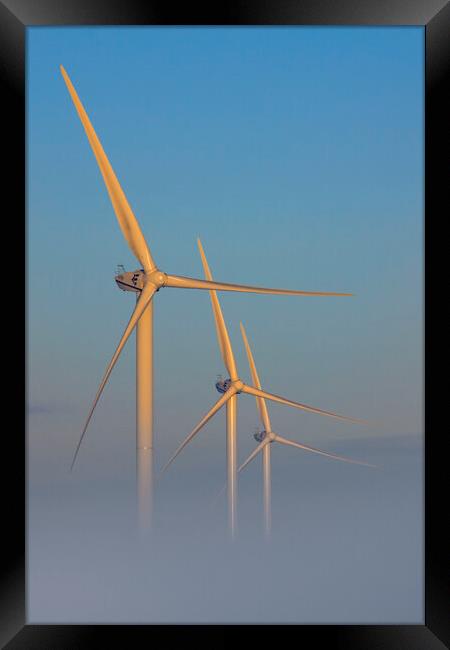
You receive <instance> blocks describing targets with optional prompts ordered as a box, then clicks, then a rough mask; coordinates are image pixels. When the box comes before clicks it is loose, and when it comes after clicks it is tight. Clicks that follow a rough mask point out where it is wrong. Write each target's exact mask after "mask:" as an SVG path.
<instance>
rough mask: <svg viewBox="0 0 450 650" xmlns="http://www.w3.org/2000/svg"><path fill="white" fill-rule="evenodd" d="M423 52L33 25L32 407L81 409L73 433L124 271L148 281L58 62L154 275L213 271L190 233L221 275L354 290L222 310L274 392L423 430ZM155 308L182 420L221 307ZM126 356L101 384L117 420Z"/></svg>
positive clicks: (124, 391)
mask: <svg viewBox="0 0 450 650" xmlns="http://www.w3.org/2000/svg"><path fill="white" fill-rule="evenodd" d="M422 47H423V33H422V31H421V29H415V28H399V29H395V28H388V29H373V28H364V29H362V28H359V29H355V28H349V29H346V28H338V29H331V28H324V29H322V28H312V29H311V28H268V29H259V28H258V29H257V28H254V29H242V28H241V29H231V28H228V29H218V28H210V29H187V28H173V29H152V28H148V29H141V28H131V29H124V28H121V29H115V28H105V29H97V28H82V29H78V28H66V29H59V28H58V29H55V28H48V29H43V28H36V29H35V28H33V29H29V30H28V117H27V119H28V152H29V155H28V183H29V185H28V187H29V195H28V260H29V264H28V277H29V281H28V296H29V323H30V326H29V338H30V344H29V354H30V384H29V398H30V402H31V404H32V405H35V406H36V408H39V407H40V408H43V406H44V405H45V406H46V407H47V408H51V407H54V408H55V409H59V408H68V409H71V410H72V412H71V416H70V417H71V418H73V424H74V426H75V428H76V429H77V428H78V423H79V422H80V421H81V420H82V419H83V415H84V412H85V411H86V407H87V405H88V403H89V401H90V399H91V396H92V395H93V392H95V388H96V384H97V383H98V380H99V379H100V376H101V374H102V372H103V369H104V367H105V365H106V363H107V360H108V359H109V357H110V355H111V354H112V351H113V349H114V347H115V345H116V342H117V341H118V339H119V337H120V334H121V332H122V330H123V327H124V325H125V323H126V321H127V319H128V315H129V313H130V312H131V309H132V300H133V299H132V298H131V297H130V296H128V295H126V294H122V293H119V291H118V290H117V288H116V286H115V284H114V282H113V275H114V271H115V267H116V264H117V263H124V264H125V265H126V267H127V268H128V269H130V270H131V269H133V268H136V266H137V264H136V262H135V260H134V258H133V256H132V254H131V253H130V251H129V250H128V248H127V246H126V243H125V242H124V240H123V238H122V235H121V233H120V230H119V228H118V225H117V223H116V220H115V216H114V213H113V211H112V207H111V205H110V203H109V198H108V196H107V193H106V191H105V188H104V186H103V182H102V180H101V177H100V174H99V172H98V169H97V166H96V163H95V160H94V157H93V155H92V153H91V150H90V147H89V146H88V143H87V140H86V137H85V135H84V132H83V130H82V127H81V125H80V123H79V120H78V117H77V115H76V113H75V111H74V108H73V105H72V103H71V101H70V98H69V95H68V93H67V90H66V88H65V85H64V83H63V80H62V78H61V75H60V72H59V64H60V63H62V64H63V65H64V66H65V67H66V69H67V71H68V73H69V75H71V78H72V80H73V83H74V84H75V87H76V88H77V90H78V92H79V94H80V97H81V99H82V101H83V102H84V103H85V106H86V109H87V111H88V113H89V115H90V117H91V119H92V122H93V124H94V127H95V128H96V129H97V132H98V134H99V136H100V138H101V139H102V142H103V144H104V147H105V150H106V152H107V154H108V156H109V157H110V159H111V161H112V164H113V166H114V168H115V170H116V172H117V174H118V176H119V179H120V181H121V182H122V184H123V187H124V189H125V192H126V194H127V196H128V198H129V201H130V203H131V205H132V207H133V209H134V211H135V214H136V216H137V218H138V220H139V221H140V224H141V226H142V229H143V231H144V233H145V236H146V238H147V241H148V243H149V245H150V247H151V250H152V253H153V255H154V257H155V259H156V261H157V263H158V264H159V265H160V266H161V268H163V269H164V270H167V271H169V272H174V273H179V274H186V275H188V274H193V275H199V274H200V277H201V273H202V272H201V265H200V259H199V255H198V252H197V249H196V244H195V239H196V237H197V236H198V235H199V236H200V237H201V238H202V241H203V244H204V247H205V251H206V254H207V256H208V260H209V262H210V266H211V268H212V271H213V274H214V275H215V277H216V278H217V279H223V280H225V281H234V280H237V281H242V282H247V283H258V284H262V285H266V286H267V285H272V286H288V287H292V288H301V289H311V290H315V289H319V290H320V289H323V290H344V291H346V290H349V291H353V292H354V293H355V294H356V297H355V298H352V299H333V298H332V299H321V298H314V299H306V298H304V299H303V298H299V299H296V298H289V297H287V298H284V297H283V298H281V297H262V296H243V297H242V296H229V295H223V294H222V295H221V302H222V305H223V308H224V313H225V317H226V319H227V322H229V326H230V332H231V336H232V340H233V343H234V346H235V348H236V354H237V357H238V359H239V361H238V363H240V366H244V367H243V369H242V372H247V368H246V364H245V357H244V356H243V355H242V343H241V340H240V336H239V332H238V322H239V320H240V319H242V320H243V321H244V323H245V324H246V326H247V328H248V334H249V337H250V341H251V343H253V346H254V353H255V358H256V361H257V364H258V367H259V371H260V374H261V377H262V379H263V383H264V385H266V386H267V387H268V388H269V387H270V388H271V389H273V390H274V391H275V392H277V391H278V392H284V394H286V395H287V396H291V397H292V398H294V399H295V398H296V397H298V398H299V399H300V398H301V399H302V400H304V401H309V402H310V403H312V404H314V405H318V406H323V407H324V408H328V407H329V408H337V407H339V408H340V409H341V410H345V409H346V410H347V412H350V414H355V415H356V416H364V417H366V416H367V417H371V418H377V419H384V420H386V427H387V430H388V431H389V432H396V433H399V432H401V433H408V432H418V431H420V430H421V409H422V404H421V391H422V384H421V371H422V350H421V340H422V265H423V255H422V252H423V250H422V249H423V220H422V218H423V173H422V172H423V167H422V165H423V160H422V154H423V137H422V136H423V131H422V127H423V102H422V90H423V66H422V59H421V56H422ZM157 298H158V303H157V306H156V308H155V321H156V324H155V327H156V340H155V345H157V347H158V350H159V351H158V353H157V358H156V363H157V366H156V377H157V378H158V377H159V378H160V382H159V384H160V385H158V379H157V386H156V391H160V392H162V391H163V386H162V385H161V382H162V381H164V387H165V391H164V392H165V395H162V394H161V395H160V397H159V403H161V400H162V409H164V406H165V405H166V404H167V400H168V394H170V392H171V391H172V390H174V391H178V390H180V381H179V379H178V378H177V377H178V375H179V374H181V375H183V376H185V375H186V374H187V375H188V376H189V377H190V378H191V381H192V391H191V392H192V393H195V394H196V395H197V396H198V395H199V392H200V393H202V392H203V394H202V395H201V401H200V402H199V403H196V408H193V409H192V411H190V410H189V407H188V406H187V405H184V404H183V409H182V413H180V416H181V418H182V421H184V418H185V417H186V418H187V419H188V420H189V423H190V422H192V420H193V419H195V418H196V414H197V413H200V412H202V409H203V407H202V406H201V404H202V403H203V404H204V407H206V406H207V404H208V403H209V402H210V401H211V400H210V398H209V395H210V393H208V392H207V386H206V385H205V380H208V381H210V380H209V378H210V377H211V379H214V378H215V375H216V374H217V373H219V372H221V371H222V365H221V359H220V357H219V355H218V349H217V344H216V341H215V338H214V336H215V334H214V329H213V327H212V322H211V314H210V306H209V300H208V298H207V296H206V294H203V293H200V292H181V291H175V290H173V291H169V290H166V291H165V292H161V295H158V296H157ZM167 342H170V344H169V345H168V344H167ZM127 348H128V349H127V350H126V352H125V353H124V355H123V359H122V360H121V362H120V364H119V365H118V367H117V369H116V370H115V372H114V376H113V378H112V380H111V385H110V386H109V387H108V389H107V393H109V395H110V396H111V395H118V396H119V402H120V408H121V409H122V408H128V407H130V408H132V405H133V396H132V388H133V385H132V380H133V368H132V366H133V354H132V353H131V352H130V350H131V349H132V348H133V344H132V342H131V341H130V343H129V344H128V346H127ZM190 350H191V352H190ZM192 352H195V354H199V355H200V358H201V361H200V363H199V364H197V367H192V365H193V364H192V363H191V362H192V357H191V356H190V355H191V353H192ZM62 375H63V376H64V378H65V381H64V382H61V376H62ZM171 380H173V386H171ZM269 385H270V386H269ZM183 386H184V382H183ZM107 393H106V394H105V402H106V400H107V399H108V396H107ZM175 394H176V395H177V397H179V398H180V399H181V400H182V399H183V397H184V396H183V395H178V393H175ZM212 396H213V394H211V397H212ZM199 408H200V411H199ZM275 408H277V409H278V407H275ZM156 409H157V410H158V401H157V403H156ZM180 411H181V409H180ZM280 411H283V414H286V416H287V417H289V416H288V414H287V413H286V411H287V410H286V409H280ZM98 413H99V414H98V418H103V419H104V423H105V422H108V416H107V409H106V408H102V404H100V406H99V412H98ZM295 415H297V414H295ZM161 417H162V416H161ZM307 417H308V416H307ZM318 420H319V421H318ZM311 425H312V426H313V428H314V429H315V431H316V432H319V431H324V430H327V431H328V430H329V429H328V427H329V423H328V422H325V423H324V422H322V420H321V419H320V418H319V419H318V418H312V419H311ZM354 433H355V434H356V433H358V435H359V433H360V432H359V431H358V432H356V431H353V432H351V433H350V435H353V434H354Z"/></svg>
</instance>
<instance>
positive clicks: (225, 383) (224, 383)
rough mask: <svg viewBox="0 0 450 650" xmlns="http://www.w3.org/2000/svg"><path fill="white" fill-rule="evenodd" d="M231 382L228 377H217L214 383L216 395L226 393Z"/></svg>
mask: <svg viewBox="0 0 450 650" xmlns="http://www.w3.org/2000/svg"><path fill="white" fill-rule="evenodd" d="M232 383H233V382H232V381H231V379H230V378H229V377H228V379H222V377H219V378H218V380H217V381H216V390H217V392H218V393H226V392H227V390H228V389H229V388H230V386H231V384H232Z"/></svg>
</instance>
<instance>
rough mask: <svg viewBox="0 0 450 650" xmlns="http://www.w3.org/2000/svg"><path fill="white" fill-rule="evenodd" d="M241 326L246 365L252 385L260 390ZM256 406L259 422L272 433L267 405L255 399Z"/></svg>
mask: <svg viewBox="0 0 450 650" xmlns="http://www.w3.org/2000/svg"><path fill="white" fill-rule="evenodd" d="M240 326H241V334H242V338H243V339H244V345H245V351H246V352H247V358H248V363H249V366H250V371H251V373H252V380H253V385H254V386H255V388H259V390H261V382H260V381H259V377H258V372H257V370H256V365H255V360H254V359H253V354H252V351H251V349H250V345H249V342H248V339H247V334H246V332H245V329H244V326H243V324H242V323H240ZM256 406H257V407H258V411H259V415H260V417H261V421H262V423H263V425H264V428H265V430H266V431H272V426H271V423H270V418H269V412H268V410H267V404H266V400H265V399H264V398H263V397H256Z"/></svg>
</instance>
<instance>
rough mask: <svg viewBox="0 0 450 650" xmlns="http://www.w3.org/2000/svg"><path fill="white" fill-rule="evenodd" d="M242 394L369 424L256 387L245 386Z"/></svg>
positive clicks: (338, 418)
mask: <svg viewBox="0 0 450 650" xmlns="http://www.w3.org/2000/svg"><path fill="white" fill-rule="evenodd" d="M241 390H242V392H244V393H248V394H249V395H254V396H256V397H263V398H265V399H269V400H272V401H273V402H279V403H280V404H286V406H293V407H294V408H298V409H301V410H303V411H308V412H310V413H317V414H318V415H326V416H328V417H331V418H336V419H337V420H345V421H347V422H353V423H355V424H365V425H367V424H369V423H368V422H367V421H366V420H360V419H357V418H352V417H349V416H347V415H340V414H338V413H333V412H332V411H324V410H323V409H319V408H316V407H314V406H309V405H308V404H302V403H300V402H294V401H293V400H289V399H286V398H285V397H280V396H279V395H275V394H274V393H267V392H266V391H264V390H260V389H258V388H255V387H254V386H248V385H247V384H244V386H243V388H242V389H241Z"/></svg>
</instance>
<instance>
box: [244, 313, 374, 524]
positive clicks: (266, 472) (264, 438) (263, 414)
mask: <svg viewBox="0 0 450 650" xmlns="http://www.w3.org/2000/svg"><path fill="white" fill-rule="evenodd" d="M240 326H241V334H242V338H243V339H244V345H245V350H246V352H247V358H248V363H249V366H250V372H251V375H252V381H253V385H254V386H255V387H256V388H259V389H261V382H260V380H259V376H258V372H257V370H256V365H255V361H254V359H253V355H252V351H251V349H250V345H249V342H248V339H247V334H246V332H245V329H244V326H243V325H242V323H240ZM256 405H257V408H258V412H259V416H260V419H261V423H262V425H263V427H264V428H263V430H262V431H261V432H259V433H256V434H255V436H254V437H255V439H256V440H257V441H258V442H259V445H258V446H257V447H255V449H254V450H253V451H252V453H251V454H250V455H249V457H248V458H247V460H246V461H244V462H243V463H242V465H241V466H240V467H239V469H238V473H239V472H240V471H241V470H243V469H244V467H246V466H247V465H248V464H249V463H250V462H251V461H252V460H253V459H254V458H255V457H256V456H257V455H258V454H259V453H262V470H263V502H264V532H265V534H266V536H269V534H270V530H271V523H272V521H271V520H272V516H271V464H270V452H271V444H272V443H273V442H278V443H280V444H281V445H287V446H289V447H297V449H303V450H304V451H310V452H313V453H314V454H320V455H321V456H326V457H327V458H333V459H334V460H341V461H344V462H346V463H354V464H356V465H365V466H367V467H375V465H371V464H370V463H366V462H364V461H359V460H353V459H351V458H346V457H345V456H337V455H336V454H330V453H328V452H326V451H322V450H321V449H315V448H314V447H309V446H308V445H302V444H300V443H299V442H294V441H293V440H288V439H287V438H283V436H280V435H278V434H277V433H274V431H273V429H272V425H271V422H270V418H269V412H268V409H267V404H266V400H265V399H264V398H263V397H256Z"/></svg>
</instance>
